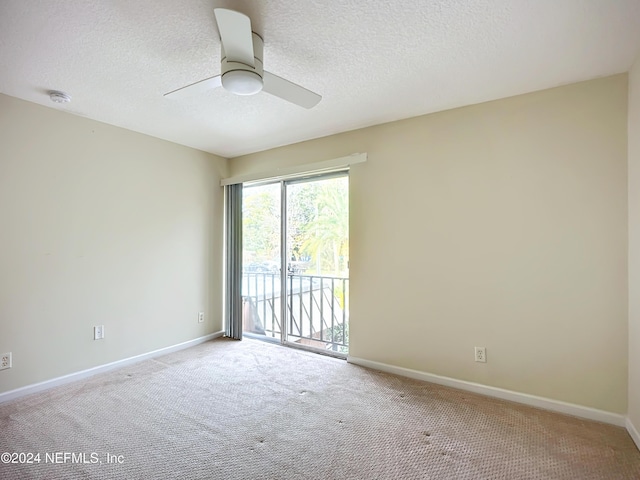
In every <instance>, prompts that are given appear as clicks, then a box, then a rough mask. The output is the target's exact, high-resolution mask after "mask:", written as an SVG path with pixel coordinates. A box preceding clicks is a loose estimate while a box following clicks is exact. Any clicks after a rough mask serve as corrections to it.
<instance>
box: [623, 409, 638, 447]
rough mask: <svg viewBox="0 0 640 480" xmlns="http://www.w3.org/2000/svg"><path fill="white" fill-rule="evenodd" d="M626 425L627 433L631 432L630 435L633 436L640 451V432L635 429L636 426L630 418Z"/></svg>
mask: <svg viewBox="0 0 640 480" xmlns="http://www.w3.org/2000/svg"><path fill="white" fill-rule="evenodd" d="M626 423H627V424H626V425H625V426H626V427H627V432H629V435H631V438H633V441H634V442H635V444H636V447H638V450H640V432H638V429H637V428H636V427H635V425H634V424H633V423H631V419H630V418H629V417H627V422H626Z"/></svg>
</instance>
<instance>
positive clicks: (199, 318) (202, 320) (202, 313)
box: [198, 312, 204, 323]
mask: <svg viewBox="0 0 640 480" xmlns="http://www.w3.org/2000/svg"><path fill="white" fill-rule="evenodd" d="M202 322H204V312H199V313H198V323H202Z"/></svg>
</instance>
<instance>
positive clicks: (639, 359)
mask: <svg viewBox="0 0 640 480" xmlns="http://www.w3.org/2000/svg"><path fill="white" fill-rule="evenodd" d="M629 420H630V421H631V422H632V423H633V425H634V426H635V429H636V430H637V431H639V432H640V57H639V58H638V59H637V60H636V63H635V64H634V66H633V68H632V69H631V72H630V73H629ZM639 447H640V445H639Z"/></svg>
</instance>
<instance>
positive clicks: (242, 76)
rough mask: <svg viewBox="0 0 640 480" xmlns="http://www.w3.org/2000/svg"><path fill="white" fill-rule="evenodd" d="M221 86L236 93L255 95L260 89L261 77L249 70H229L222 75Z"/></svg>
mask: <svg viewBox="0 0 640 480" xmlns="http://www.w3.org/2000/svg"><path fill="white" fill-rule="evenodd" d="M222 86H223V87H224V88H225V89H226V90H229V91H230V92H233V93H235V94H236V95H255V94H256V93H258V92H260V91H261V90H262V77H261V76H260V75H258V74H257V73H256V72H251V71H249V70H231V71H230V72H226V73H224V74H223V75H222Z"/></svg>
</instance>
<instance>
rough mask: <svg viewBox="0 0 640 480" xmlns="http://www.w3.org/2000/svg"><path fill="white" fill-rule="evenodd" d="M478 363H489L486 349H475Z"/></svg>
mask: <svg viewBox="0 0 640 480" xmlns="http://www.w3.org/2000/svg"><path fill="white" fill-rule="evenodd" d="M475 351H476V362H480V363H487V349H486V348H485V347H475Z"/></svg>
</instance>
